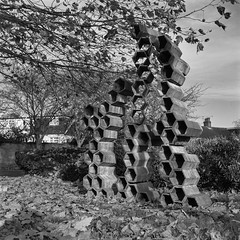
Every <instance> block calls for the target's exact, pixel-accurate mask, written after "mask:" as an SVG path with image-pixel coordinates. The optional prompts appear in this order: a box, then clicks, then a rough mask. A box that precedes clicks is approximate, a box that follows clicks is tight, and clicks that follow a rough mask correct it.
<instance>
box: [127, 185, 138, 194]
mask: <svg viewBox="0 0 240 240" xmlns="http://www.w3.org/2000/svg"><path fill="white" fill-rule="evenodd" d="M129 187H130V191H131V193H132V195H133V196H136V195H137V190H136V188H135V186H133V185H129Z"/></svg>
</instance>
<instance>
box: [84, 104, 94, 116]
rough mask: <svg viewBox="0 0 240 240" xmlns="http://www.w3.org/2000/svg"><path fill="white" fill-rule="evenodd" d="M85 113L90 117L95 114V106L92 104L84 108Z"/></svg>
mask: <svg viewBox="0 0 240 240" xmlns="http://www.w3.org/2000/svg"><path fill="white" fill-rule="evenodd" d="M84 114H85V115H86V116H88V117H91V116H93V114H94V107H93V106H92V105H88V106H86V107H85V108H84Z"/></svg>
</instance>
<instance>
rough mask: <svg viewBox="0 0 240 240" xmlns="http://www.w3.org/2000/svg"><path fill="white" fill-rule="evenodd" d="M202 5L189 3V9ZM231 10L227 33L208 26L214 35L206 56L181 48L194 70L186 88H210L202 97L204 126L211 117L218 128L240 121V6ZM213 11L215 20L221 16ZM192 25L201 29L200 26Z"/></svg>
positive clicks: (200, 111) (186, 46)
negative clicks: (200, 85) (196, 86)
mask: <svg viewBox="0 0 240 240" xmlns="http://www.w3.org/2000/svg"><path fill="white" fill-rule="evenodd" d="M200 2H201V3H202V2H203V1H202V0H201V1H191V0H187V1H186V3H187V6H189V7H190V8H194V5H196V4H200ZM205 2H207V1H205ZM208 2H209V1H208ZM189 3H190V4H191V5H189ZM228 6H229V7H227V6H226V8H227V10H228V11H229V12H231V13H232V15H231V18H230V19H229V20H227V21H223V23H225V24H226V25H227V28H226V31H223V30H222V29H221V28H219V27H217V26H214V25H215V24H213V25H209V27H211V26H212V29H213V31H212V33H210V34H209V35H208V37H209V38H210V41H209V42H208V43H206V44H205V48H204V51H203V52H199V53H198V54H197V53H196V46H195V45H190V44H185V43H182V44H180V48H181V50H182V52H183V55H182V58H183V59H184V60H185V61H186V62H187V63H188V64H189V65H190V67H191V70H190V73H189V74H188V75H187V78H186V82H185V83H184V85H183V87H184V88H188V87H189V86H192V85H194V84H197V83H203V85H204V87H206V88H208V89H207V90H206V91H205V93H204V95H203V96H202V97H201V104H202V106H201V107H199V108H198V110H197V112H196V115H198V116H199V119H198V120H197V121H199V122H200V123H203V120H204V118H206V117H210V118H211V121H212V126H215V127H232V126H233V121H235V120H237V119H240V47H239V42H240V41H239V40H240V26H239V25H240V6H239V5H238V6H237V5H228ZM210 11H211V12H210V13H211V15H212V16H213V17H214V15H215V14H218V13H217V10H215V9H210ZM189 23H190V22H189ZM190 24H192V25H193V26H194V27H196V26H197V25H198V23H197V22H191V23H190Z"/></svg>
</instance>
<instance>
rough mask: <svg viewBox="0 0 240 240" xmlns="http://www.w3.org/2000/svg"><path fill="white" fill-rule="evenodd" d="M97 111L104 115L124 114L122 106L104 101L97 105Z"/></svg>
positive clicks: (120, 115) (119, 115)
mask: <svg viewBox="0 0 240 240" xmlns="http://www.w3.org/2000/svg"><path fill="white" fill-rule="evenodd" d="M99 112H100V113H101V114H102V115H103V116H105V115H113V116H118V117H122V116H123V115H124V114H125V108H124V107H118V106H113V105H112V104H111V103H109V102H107V101H104V102H103V103H101V105H100V106H99Z"/></svg>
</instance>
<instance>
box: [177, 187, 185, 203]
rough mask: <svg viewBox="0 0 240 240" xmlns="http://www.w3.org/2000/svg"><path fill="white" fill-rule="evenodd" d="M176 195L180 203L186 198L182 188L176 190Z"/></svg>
mask: <svg viewBox="0 0 240 240" xmlns="http://www.w3.org/2000/svg"><path fill="white" fill-rule="evenodd" d="M175 193H176V195H177V198H178V200H179V201H182V200H183V199H184V197H185V193H184V191H183V189H182V188H175Z"/></svg>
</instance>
